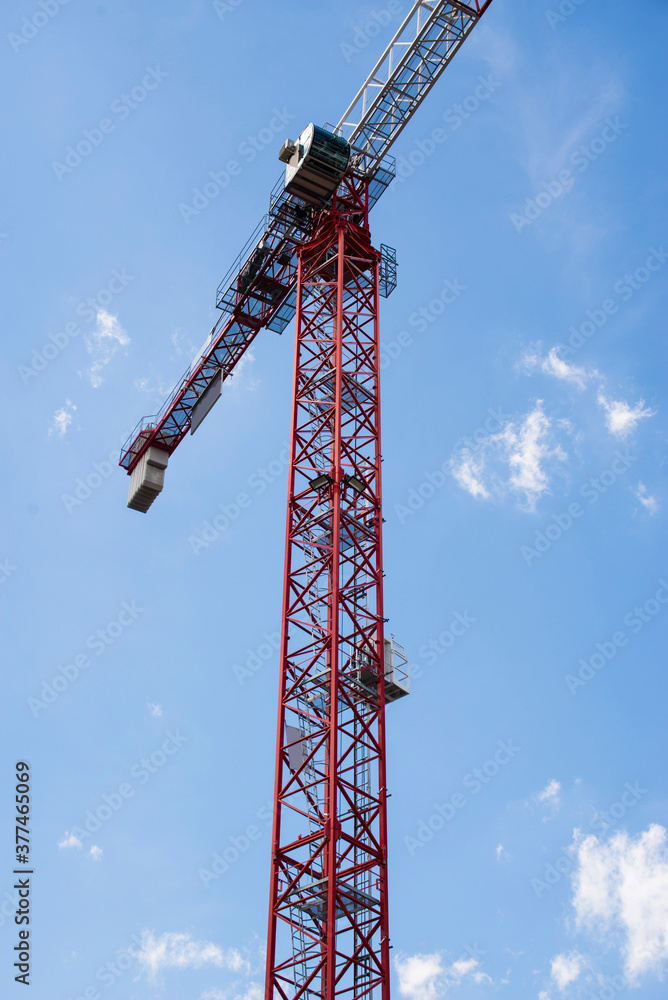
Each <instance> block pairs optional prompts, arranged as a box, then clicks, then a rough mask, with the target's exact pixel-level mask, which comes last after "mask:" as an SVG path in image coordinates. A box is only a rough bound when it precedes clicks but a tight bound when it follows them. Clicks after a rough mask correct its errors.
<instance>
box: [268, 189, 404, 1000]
mask: <svg viewBox="0 0 668 1000" xmlns="http://www.w3.org/2000/svg"><path fill="white" fill-rule="evenodd" d="M367 214H368V213H367V210H366V205H365V203H364V201H363V200H360V194H359V191H358V190H357V188H356V186H355V185H354V183H349V184H348V185H347V190H346V192H345V196H343V197H341V196H339V197H336V198H335V199H334V205H333V207H332V210H331V211H330V212H329V213H327V214H326V215H325V216H323V218H322V219H321V222H320V225H319V227H318V229H317V231H316V234H315V236H314V238H313V240H312V241H311V242H309V243H308V244H306V245H305V246H304V247H303V248H302V249H301V251H300V254H299V274H298V279H297V339H296V348H295V382H294V402H293V415H292V443H291V465H290V485H289V507H288V522H287V539H286V564H285V588H284V603H283V629H282V644H281V679H280V704H279V716H278V739H277V764H276V787H275V804H274V830H273V859H272V877H271V900H270V915H269V936H268V955H267V980H266V994H265V995H266V1000H278V998H283V1000H300V998H302V997H303V998H306V1000H333V998H334V997H335V996H337V997H338V996H341V997H350V998H351V1000H353V998H355V1000H357V998H359V1000H362V998H369V1000H370V998H371V996H372V993H373V991H374V990H376V991H377V992H376V996H379V997H380V998H382V1000H387V998H388V997H389V944H388V931H387V926H388V925H387V868H386V821H385V794H386V793H385V732H384V709H385V677H384V637H383V601H382V545H381V528H382V516H381V475H380V399H379V341H378V294H379V291H378V282H379V261H380V254H379V252H378V251H376V250H375V249H374V248H373V247H372V246H371V243H370V241H369V233H368V228H367V224H366V219H367ZM351 216H352V217H354V218H355V219H356V220H357V222H353V221H352V220H351ZM360 220H362V224H361V225H360V224H358V223H359V221H360ZM349 475H354V476H355V477H356V478H357V480H358V483H361V484H362V485H364V486H365V488H364V490H363V492H362V493H360V492H358V491H357V490H355V489H353V488H352V486H350V485H349V484H348V482H347V478H346V477H347V476H349ZM318 477H321V478H320V484H318ZM312 484H315V486H314V485H312Z"/></svg>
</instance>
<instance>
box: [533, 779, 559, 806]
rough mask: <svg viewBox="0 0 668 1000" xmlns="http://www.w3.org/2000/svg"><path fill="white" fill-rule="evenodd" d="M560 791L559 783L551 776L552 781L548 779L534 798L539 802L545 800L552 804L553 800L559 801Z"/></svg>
mask: <svg viewBox="0 0 668 1000" xmlns="http://www.w3.org/2000/svg"><path fill="white" fill-rule="evenodd" d="M560 793H561V784H560V782H558V781H556V779H555V778H553V779H552V781H548V783H547V785H546V786H545V788H544V789H543V790H542V792H539V793H538V795H537V796H536V799H537V800H538V801H539V802H547V803H549V804H553V803H555V802H559V795H560Z"/></svg>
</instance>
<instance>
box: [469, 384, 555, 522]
mask: <svg viewBox="0 0 668 1000" xmlns="http://www.w3.org/2000/svg"><path fill="white" fill-rule="evenodd" d="M553 437H554V435H553V428H552V423H551V421H550V419H549V418H548V417H547V416H546V415H545V413H544V411H543V402H542V400H537V402H536V403H535V405H534V407H533V409H532V410H530V411H529V412H528V413H527V414H526V415H525V416H524V417H520V418H518V419H517V420H515V421H510V420H509V421H507V422H506V424H505V426H504V427H503V428H502V429H501V431H500V432H499V433H498V434H494V435H491V436H490V437H489V438H487V439H486V440H485V441H484V442H483V443H482V445H481V446H480V448H479V449H478V451H477V452H476V453H473V452H471V450H470V449H467V448H463V449H462V450H461V451H460V452H458V453H457V454H456V455H454V456H453V457H452V459H451V461H450V468H451V471H452V475H453V477H454V479H455V481H456V482H457V483H458V484H459V485H460V486H461V487H462V489H464V490H466V492H467V493H470V494H471V496H473V497H479V498H482V499H489V498H490V497H497V498H500V497H504V496H506V495H507V494H508V493H511V494H514V495H516V496H517V497H519V499H520V505H521V506H523V507H524V508H525V509H527V510H534V509H535V506H536V502H537V500H538V499H539V498H540V497H541V496H542V495H543V494H544V493H547V492H549V486H550V476H551V472H552V468H553V466H554V464H555V463H556V462H565V461H566V460H567V457H568V456H567V455H566V453H565V452H564V450H563V448H562V447H561V445H559V444H558V443H556V442H555V441H554V439H553Z"/></svg>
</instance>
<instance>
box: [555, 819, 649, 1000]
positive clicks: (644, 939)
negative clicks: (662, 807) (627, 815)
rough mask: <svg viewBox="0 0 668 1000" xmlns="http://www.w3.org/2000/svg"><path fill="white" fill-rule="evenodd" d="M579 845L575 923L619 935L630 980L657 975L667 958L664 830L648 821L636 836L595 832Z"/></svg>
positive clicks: (574, 880) (574, 877) (604, 933)
mask: <svg viewBox="0 0 668 1000" xmlns="http://www.w3.org/2000/svg"><path fill="white" fill-rule="evenodd" d="M576 847H577V861H578V868H577V869H576V871H575V873H574V875H573V888H574V896H573V906H574V909H575V914H576V922H577V925H578V927H586V928H589V929H592V930H596V931H598V932H599V933H600V934H601V935H602V936H603V935H607V936H610V935H613V936H614V937H620V938H621V943H622V952H623V955H624V961H625V971H626V975H627V976H628V978H629V980H630V981H631V983H634V982H635V981H636V980H637V979H638V977H639V976H640V975H641V974H642V973H645V972H650V971H652V972H654V973H656V974H657V975H659V976H661V975H662V973H663V966H664V963H665V962H666V960H668V847H667V844H666V830H665V828H664V827H662V826H659V825H658V824H652V825H651V826H650V827H649V828H648V829H647V830H645V831H644V832H643V833H641V834H639V835H638V836H637V837H633V836H632V835H629V834H628V833H626V832H625V831H620V832H619V833H616V834H615V835H614V836H613V837H612V838H611V839H610V840H609V841H608V842H607V843H603V842H602V841H599V839H598V838H597V837H595V836H593V835H590V836H588V837H585V838H584V839H583V840H582V841H581V842H580V843H579V844H577V845H576Z"/></svg>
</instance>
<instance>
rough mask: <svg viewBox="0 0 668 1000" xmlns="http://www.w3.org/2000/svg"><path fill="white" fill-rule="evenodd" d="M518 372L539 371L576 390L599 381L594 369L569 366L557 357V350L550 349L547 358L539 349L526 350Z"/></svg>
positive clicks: (554, 348)
mask: <svg viewBox="0 0 668 1000" xmlns="http://www.w3.org/2000/svg"><path fill="white" fill-rule="evenodd" d="M519 367H520V370H521V371H523V372H524V373H525V374H527V375H531V374H533V372H535V371H540V372H542V373H543V374H544V375H549V376H551V377H552V378H556V379H560V380H561V381H562V382H570V383H571V385H575V386H577V387H578V389H584V388H585V387H586V386H587V383H588V382H591V381H592V380H594V379H600V378H601V375H600V374H599V372H598V371H596V369H595V368H583V367H581V366H578V365H571V364H569V363H568V362H567V361H564V359H563V358H561V357H560V356H559V348H558V347H552V348H551V349H550V350H549V352H548V354H547V356H545V357H544V356H543V355H542V353H541V351H540V348H532V349H530V350H528V351H527V352H526V353H525V354H524V355H523V356H522V358H521V360H520V363H519Z"/></svg>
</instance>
